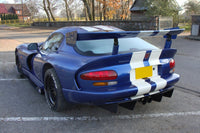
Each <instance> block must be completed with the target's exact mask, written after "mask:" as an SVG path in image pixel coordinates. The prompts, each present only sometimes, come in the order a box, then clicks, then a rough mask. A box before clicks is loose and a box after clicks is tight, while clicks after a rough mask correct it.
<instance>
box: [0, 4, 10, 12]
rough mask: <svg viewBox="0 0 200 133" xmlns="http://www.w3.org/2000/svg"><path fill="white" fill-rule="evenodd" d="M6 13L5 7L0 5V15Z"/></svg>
mask: <svg viewBox="0 0 200 133" xmlns="http://www.w3.org/2000/svg"><path fill="white" fill-rule="evenodd" d="M6 13H8V11H7V9H6V7H5V5H4V4H0V14H6Z"/></svg>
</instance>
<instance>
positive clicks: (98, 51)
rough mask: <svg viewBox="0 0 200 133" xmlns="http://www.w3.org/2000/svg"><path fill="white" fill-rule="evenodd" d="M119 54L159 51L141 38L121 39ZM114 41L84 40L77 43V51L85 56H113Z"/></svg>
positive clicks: (119, 40)
mask: <svg viewBox="0 0 200 133" xmlns="http://www.w3.org/2000/svg"><path fill="white" fill-rule="evenodd" d="M118 42H119V53H129V52H134V51H143V50H145V51H146V50H154V49H158V48H157V47H155V46H153V45H152V44H150V43H148V42H146V41H144V40H143V39H141V38H138V37H135V38H120V39H118ZM113 45H114V39H100V40H84V41H77V43H76V50H77V51H78V52H79V53H80V54H84V55H89V56H90V55H105V54H112V51H113Z"/></svg>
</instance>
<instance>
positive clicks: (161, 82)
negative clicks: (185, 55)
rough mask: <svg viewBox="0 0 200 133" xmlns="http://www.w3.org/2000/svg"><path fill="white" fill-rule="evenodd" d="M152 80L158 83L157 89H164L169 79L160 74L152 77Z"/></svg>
mask: <svg viewBox="0 0 200 133" xmlns="http://www.w3.org/2000/svg"><path fill="white" fill-rule="evenodd" d="M150 80H151V81H153V82H155V83H156V89H155V91H157V90H160V89H163V88H165V87H166V85H167V81H166V80H165V79H163V78H161V77H160V76H156V77H151V78H150Z"/></svg>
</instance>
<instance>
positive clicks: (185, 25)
mask: <svg viewBox="0 0 200 133" xmlns="http://www.w3.org/2000/svg"><path fill="white" fill-rule="evenodd" d="M179 27H180V28H181V29H182V28H184V29H185V31H187V32H189V31H191V24H190V23H185V24H184V23H180V24H179Z"/></svg>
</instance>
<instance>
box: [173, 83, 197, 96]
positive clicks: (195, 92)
mask: <svg viewBox="0 0 200 133" xmlns="http://www.w3.org/2000/svg"><path fill="white" fill-rule="evenodd" d="M175 87H177V88H178V89H179V90H182V91H183V92H186V93H190V94H192V95H195V96H197V97H200V92H199V91H195V90H192V89H189V88H186V87H182V86H178V85H175Z"/></svg>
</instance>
